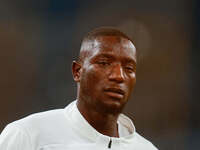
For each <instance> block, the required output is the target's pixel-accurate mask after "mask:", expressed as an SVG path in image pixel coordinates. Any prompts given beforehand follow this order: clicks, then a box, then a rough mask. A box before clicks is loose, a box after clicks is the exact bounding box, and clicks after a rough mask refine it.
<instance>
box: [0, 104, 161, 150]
mask: <svg viewBox="0 0 200 150" xmlns="http://www.w3.org/2000/svg"><path fill="white" fill-rule="evenodd" d="M118 127H119V129H118V130H119V136H120V137H119V138H115V137H109V136H106V135H103V134H101V133H99V132H98V131H96V130H95V129H94V128H93V127H92V126H91V125H90V124H89V123H88V122H87V121H86V120H85V119H84V118H83V116H82V115H81V113H80V112H79V110H78V108H77V106H76V101H74V102H72V103H71V104H69V105H68V106H67V107H66V108H65V109H57V110H51V111H47V112H42V113H37V114H33V115H30V116H28V117H26V118H24V119H21V120H18V121H15V122H13V123H11V124H8V125H7V127H6V128H5V129H4V130H3V132H2V134H1V135H0V150H106V149H108V150H157V148H155V147H154V146H153V145H152V144H151V142H149V141H147V140H146V139H144V138H143V137H142V136H140V135H139V134H138V133H137V132H136V131H135V127H134V125H133V123H132V121H131V120H130V119H129V118H128V117H126V116H125V115H123V114H121V115H120V116H119V119H118ZM109 143H110V144H109Z"/></svg>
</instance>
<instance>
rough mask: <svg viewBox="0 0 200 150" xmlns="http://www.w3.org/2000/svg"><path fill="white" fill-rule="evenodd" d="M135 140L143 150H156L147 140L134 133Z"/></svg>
mask: <svg viewBox="0 0 200 150" xmlns="http://www.w3.org/2000/svg"><path fill="white" fill-rule="evenodd" d="M135 139H136V140H137V143H138V144H139V145H140V146H141V147H143V148H145V149H149V150H158V149H157V148H156V147H155V146H154V145H153V144H152V143H151V142H150V141H149V140H147V139H146V138H144V137H143V136H141V135H140V134H138V133H137V132H135Z"/></svg>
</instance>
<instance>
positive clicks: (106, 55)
mask: <svg viewBox="0 0 200 150" xmlns="http://www.w3.org/2000/svg"><path fill="white" fill-rule="evenodd" d="M101 57H105V58H115V57H114V56H113V55H112V54H108V53H101V54H99V55H97V56H95V57H94V59H95V58H101ZM124 60H125V62H128V63H132V64H134V65H136V64H137V63H136V61H135V60H134V59H132V58H130V57H125V58H124Z"/></svg>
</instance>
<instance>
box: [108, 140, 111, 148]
mask: <svg viewBox="0 0 200 150" xmlns="http://www.w3.org/2000/svg"><path fill="white" fill-rule="evenodd" d="M111 145H112V139H111V138H110V141H109V143H108V148H111Z"/></svg>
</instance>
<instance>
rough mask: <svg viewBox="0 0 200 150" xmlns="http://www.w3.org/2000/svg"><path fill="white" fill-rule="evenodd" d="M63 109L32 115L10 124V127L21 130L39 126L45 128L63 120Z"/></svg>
mask: <svg viewBox="0 0 200 150" xmlns="http://www.w3.org/2000/svg"><path fill="white" fill-rule="evenodd" d="M63 116H64V113H63V109H55V110H49V111H45V112H40V113H35V114H31V115H29V116H27V117H25V118H22V119H20V120H17V121H14V122H12V123H10V124H9V125H10V126H17V127H19V128H29V127H37V126H40V127H41V126H45V125H47V124H49V123H55V122H56V121H58V120H59V119H61V118H63Z"/></svg>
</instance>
